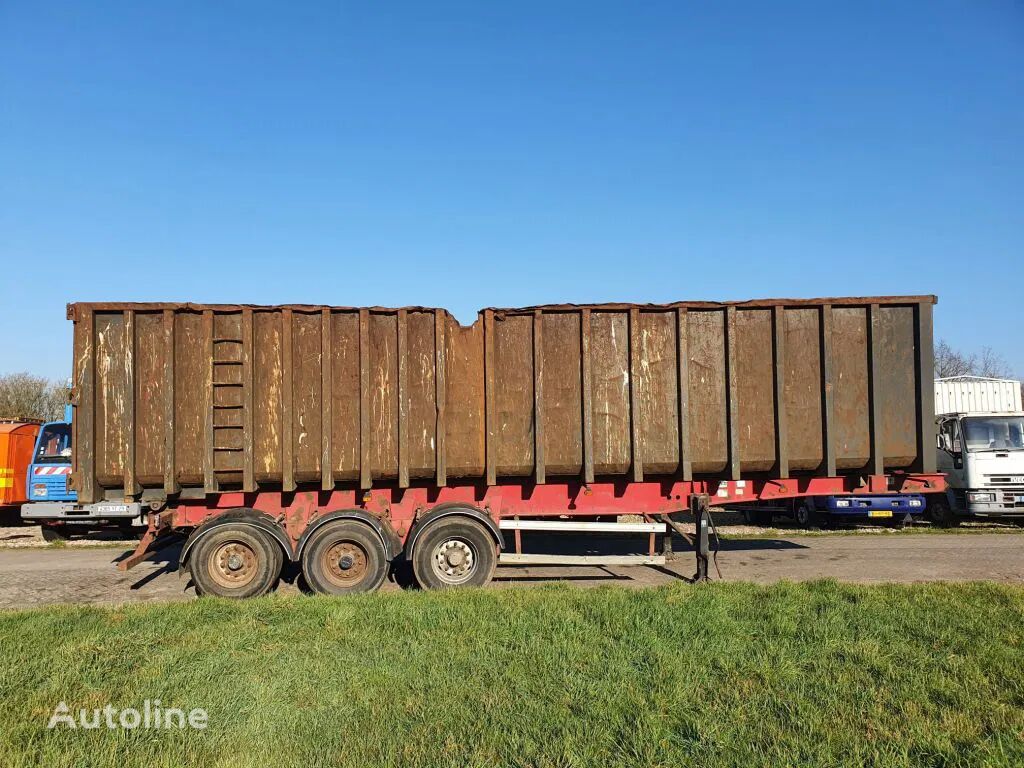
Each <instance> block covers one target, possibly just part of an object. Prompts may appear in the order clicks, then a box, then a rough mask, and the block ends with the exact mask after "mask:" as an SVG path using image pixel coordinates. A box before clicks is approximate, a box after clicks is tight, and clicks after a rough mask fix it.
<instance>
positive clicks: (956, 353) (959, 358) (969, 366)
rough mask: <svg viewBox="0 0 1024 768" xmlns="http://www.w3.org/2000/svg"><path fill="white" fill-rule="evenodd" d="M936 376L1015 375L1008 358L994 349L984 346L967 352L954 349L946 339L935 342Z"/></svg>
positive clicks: (943, 377)
mask: <svg viewBox="0 0 1024 768" xmlns="http://www.w3.org/2000/svg"><path fill="white" fill-rule="evenodd" d="M935 376H936V378H940V379H945V378H949V377H950V376H985V377H986V378H990V379H1009V378H1012V377H1013V371H1011V370H1010V365H1009V363H1007V362H1006V358H1004V357H1003V356H1002V355H1000V354H999V353H998V352H996V351H995V350H993V349H992V347H982V348H981V352H980V353H977V354H975V353H971V354H967V353H965V352H961V351H960V350H958V349H953V347H951V346H950V345H949V344H948V343H947V342H946V341H945V340H943V339H939V340H938V341H937V342H936V343H935Z"/></svg>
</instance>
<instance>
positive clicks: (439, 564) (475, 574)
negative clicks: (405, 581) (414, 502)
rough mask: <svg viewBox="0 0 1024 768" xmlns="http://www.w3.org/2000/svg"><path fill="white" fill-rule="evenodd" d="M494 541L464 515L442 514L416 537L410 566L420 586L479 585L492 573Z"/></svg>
mask: <svg viewBox="0 0 1024 768" xmlns="http://www.w3.org/2000/svg"><path fill="white" fill-rule="evenodd" d="M497 562H498V552H497V545H496V544H495V543H494V539H493V538H492V537H491V534H490V533H489V532H488V531H486V530H485V529H484V527H483V526H482V525H480V524H479V523H477V522H475V521H474V520H471V519H469V518H467V517H444V518H441V519H439V520H437V521H436V522H434V523H431V524H430V525H429V527H428V528H427V529H426V530H425V531H423V533H422V534H420V536H419V538H417V539H416V547H415V549H414V550H413V553H412V569H413V573H414V574H415V575H416V581H418V582H419V584H420V586H421V587H423V588H424V589H451V588H453V587H482V586H483V585H484V584H486V583H487V582H489V581H490V580H491V576H493V575H494V567H495V565H497Z"/></svg>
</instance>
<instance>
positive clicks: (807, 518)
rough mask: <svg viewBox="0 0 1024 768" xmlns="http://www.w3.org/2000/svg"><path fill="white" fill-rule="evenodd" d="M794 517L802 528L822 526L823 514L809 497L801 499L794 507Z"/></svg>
mask: <svg viewBox="0 0 1024 768" xmlns="http://www.w3.org/2000/svg"><path fill="white" fill-rule="evenodd" d="M793 519H794V520H795V521H796V524H797V525H799V526H800V527H801V528H820V527H821V515H820V514H819V513H818V510H816V509H815V508H814V504H813V503H812V502H811V501H810V500H808V499H800V500H799V501H797V503H796V505H795V506H794V507H793Z"/></svg>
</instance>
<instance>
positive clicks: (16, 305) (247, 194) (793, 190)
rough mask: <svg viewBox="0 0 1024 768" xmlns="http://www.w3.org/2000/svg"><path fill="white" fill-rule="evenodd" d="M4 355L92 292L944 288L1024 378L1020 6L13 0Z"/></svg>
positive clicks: (945, 317) (4, 139)
mask: <svg viewBox="0 0 1024 768" xmlns="http://www.w3.org/2000/svg"><path fill="white" fill-rule="evenodd" d="M0 263H2V264H3V271H2V280H3V284H4V290H3V294H2V295H3V303H2V306H0V345H2V346H0V350H2V356H0V371H11V370H21V369H27V370H32V371H36V372H39V373H43V374H46V375H50V376H64V375H67V374H68V373H69V370H70V338H71V331H70V323H68V322H67V321H65V319H64V305H65V303H66V302H69V301H77V300H125V301H127V300H139V301H149V300H191V301H224V302H254V303H279V302H309V303H332V304H343V305H362V304H383V305H404V304H427V305H438V306H445V307H448V308H449V309H451V310H452V311H453V312H454V313H455V314H456V315H457V316H458V317H459V318H460V319H461V320H462V321H463V322H468V321H470V320H472V319H473V317H474V316H475V312H476V310H477V309H478V308H480V307H483V306H493V305H501V306H516V305H523V304H534V303H542V302H563V301H573V302H590V301H655V302H659V301H671V300H676V299H742V298H755V297H769V296H800V297H813V296H823V295H826V296H827V295H860V294H892V293H915V294H916V293H936V294H939V297H940V303H939V306H938V308H937V310H936V323H937V333H938V335H939V336H942V337H945V338H946V339H948V340H949V341H950V342H951V343H953V344H955V345H958V346H962V347H964V348H966V349H977V348H979V347H981V346H983V345H990V346H992V347H994V348H995V349H996V350H997V351H999V352H1001V353H1002V354H1003V355H1004V356H1005V357H1006V358H1007V359H1008V360H1009V361H1010V362H1011V364H1012V365H1013V367H1014V368H1015V369H1016V370H1017V371H1018V372H1021V373H1024V346H1022V343H1021V332H1022V326H1024V323H1022V318H1024V313H1022V310H1021V301H1022V296H1024V4H1022V3H1021V2H1014V1H1012V0H1002V1H1000V0H962V1H961V2H931V1H928V2H919V3H894V2H865V0H852V1H851V2H846V3H820V2H805V3H788V2H781V3H765V2H760V1H755V0H750V1H749V2H744V3H730V2H715V3H706V2H690V3H686V2H664V3H660V2H651V3H627V2H622V3H607V2H594V1H593V0H590V1H587V2H579V3H568V2H555V3H552V2H538V3H529V2H512V3H504V4H497V3H488V2H478V1H474V2H464V3H449V2H443V0H436V1H434V2H409V3H397V2H396V3H313V2H303V3H286V2H275V3H256V2H218V3H210V2H174V3H139V2H107V1H103V2H96V3H82V2H74V3H71V2H69V3H59V2H47V0H2V2H0Z"/></svg>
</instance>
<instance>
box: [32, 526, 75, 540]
mask: <svg viewBox="0 0 1024 768" xmlns="http://www.w3.org/2000/svg"><path fill="white" fill-rule="evenodd" d="M39 529H40V531H41V532H42V534H43V541H48V542H54V541H67V540H68V539H70V538H71V534H70V533H68V532H67V531H66V530H65V529H64V526H63V525H60V526H57V525H41V526H39Z"/></svg>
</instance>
